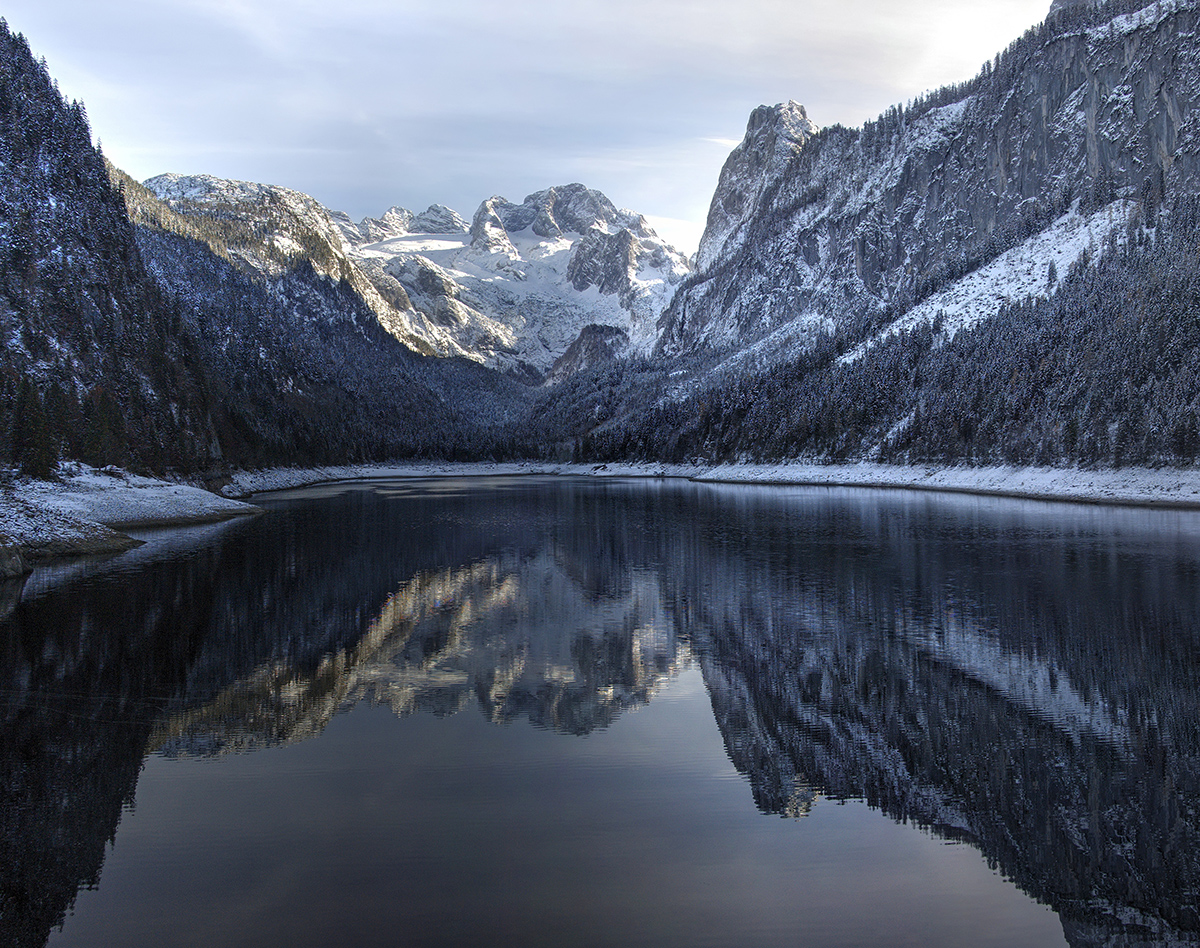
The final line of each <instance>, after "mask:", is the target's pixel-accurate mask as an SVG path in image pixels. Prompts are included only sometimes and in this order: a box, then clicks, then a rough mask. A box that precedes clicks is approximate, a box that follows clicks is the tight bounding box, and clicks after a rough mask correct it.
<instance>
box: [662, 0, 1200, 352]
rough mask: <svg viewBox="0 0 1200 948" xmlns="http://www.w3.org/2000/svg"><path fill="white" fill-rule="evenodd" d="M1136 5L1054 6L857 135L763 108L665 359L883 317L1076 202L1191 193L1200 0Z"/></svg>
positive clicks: (730, 177) (1197, 176)
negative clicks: (978, 61)
mask: <svg viewBox="0 0 1200 948" xmlns="http://www.w3.org/2000/svg"><path fill="white" fill-rule="evenodd" d="M1131 6H1132V5H1129V4H1126V5H1119V4H1107V5H1105V6H1100V7H1098V6H1093V5H1089V4H1082V3H1081V4H1072V5H1065V4H1056V7H1055V11H1054V13H1055V15H1054V16H1052V17H1050V18H1049V19H1048V20H1047V22H1046V23H1045V24H1043V25H1041V26H1039V27H1036V28H1035V29H1033V30H1031V31H1030V32H1029V33H1027V34H1026V36H1025V37H1023V38H1022V39H1020V40H1018V41H1017V42H1016V43H1014V44H1013V45H1012V46H1011V47H1009V49H1008V50H1006V51H1005V52H1004V53H1003V54H1001V56H999V57H998V58H997V61H996V64H994V65H992V64H989V65H988V66H987V67H986V68H985V69H984V71H983V72H982V73H981V74H980V75H979V76H978V77H977V78H976V79H974V80H972V81H971V82H969V83H966V84H964V85H962V86H959V87H952V88H947V89H944V90H941V91H939V92H937V93H933V94H931V95H930V96H928V97H926V98H925V99H924V100H922V101H919V102H917V103H914V104H913V105H912V106H911V107H907V108H905V107H896V108H893V109H891V110H889V111H888V112H887V113H886V114H885V115H883V116H881V118H880V119H879V120H878V121H875V122H871V123H868V124H867V125H866V126H864V128H863V129H862V130H857V129H854V130H852V129H846V128H842V127H838V126H835V127H831V128H826V129H824V130H822V131H820V132H819V133H818V132H815V129H813V127H812V126H811V123H807V120H806V117H805V116H804V114H803V111H802V110H801V109H799V107H797V106H794V105H791V104H789V105H787V106H777V107H775V108H773V109H765V108H764V109H759V110H757V111H756V112H755V113H754V115H753V116H752V118H751V122H750V126H749V128H748V130H747V134H746V138H745V140H744V141H743V142H742V144H741V145H740V146H739V147H738V149H737V150H735V152H734V154H733V155H732V156H731V157H730V160H729V162H728V163H727V164H726V167H725V170H724V171H723V173H722V176H721V185H720V187H719V188H718V191H717V194H716V196H715V198H714V201H713V206H712V210H711V212H710V214H709V224H708V230H707V231H706V233H705V236H704V239H703V242H702V244H701V250H700V253H699V255H698V262H697V268H696V272H695V273H694V274H693V275H692V276H691V277H690V278H689V279H688V281H687V282H686V284H685V285H684V286H683V287H682V288H681V290H680V291H679V292H678V293H677V294H676V296H675V298H674V300H673V302H672V304H671V306H670V307H669V309H668V310H667V312H666V313H665V314H664V316H663V319H662V323H661V342H660V351H662V352H663V353H666V354H674V353H682V352H688V351H693V350H697V349H701V348H705V347H708V348H713V349H717V350H727V349H729V348H733V347H739V346H742V345H745V344H747V343H748V342H753V341H755V340H758V339H760V338H762V337H764V336H765V335H767V334H768V333H770V332H772V331H774V330H777V329H779V328H780V327H781V326H784V325H786V324H789V323H792V322H800V323H804V322H806V321H807V322H808V323H810V324H811V325H812V326H813V327H814V328H813V329H812V332H815V331H816V327H818V326H827V327H828V326H832V327H836V328H846V327H850V326H851V325H852V324H853V323H854V322H855V321H856V320H858V321H862V320H879V319H883V320H885V321H887V320H888V319H890V318H894V317H897V316H900V315H902V314H903V313H904V312H906V311H907V310H908V309H910V308H911V307H912V306H913V305H914V304H915V303H916V302H919V301H920V300H921V299H924V298H925V297H927V296H929V295H930V294H931V293H933V292H935V291H936V290H938V289H940V288H941V287H943V286H946V285H947V284H949V283H951V282H952V281H954V280H955V279H957V278H958V277H960V276H962V275H963V274H966V273H969V272H971V271H973V270H975V269H976V268H978V267H980V266H981V265H984V264H986V263H988V262H989V261H991V260H993V259H995V258H996V257H997V256H999V254H1000V253H1002V252H1003V251H1005V250H1006V249H1008V248H1010V247H1013V246H1016V245H1017V244H1019V243H1020V242H1021V241H1022V240H1025V239H1027V238H1028V237H1030V236H1031V235H1033V234H1036V233H1038V232H1040V231H1042V230H1043V229H1045V228H1047V227H1048V226H1050V225H1051V224H1052V223H1053V222H1054V221H1055V220H1057V219H1060V218H1062V217H1063V215H1065V214H1067V213H1068V212H1070V211H1071V210H1072V209H1073V208H1080V207H1082V208H1083V209H1084V210H1086V211H1092V210H1095V209H1098V208H1100V207H1103V206H1105V205H1108V204H1110V203H1111V202H1113V201H1115V200H1116V199H1119V198H1125V199H1129V200H1133V201H1139V202H1146V203H1151V204H1153V203H1156V202H1158V201H1159V200H1160V199H1161V197H1162V195H1163V194H1164V193H1167V194H1170V193H1173V192H1175V191H1187V192H1190V193H1194V192H1195V191H1196V189H1197V187H1198V186H1200V125H1198V123H1197V119H1196V105H1197V100H1198V98H1200V68H1198V66H1197V57H1196V56H1195V55H1193V54H1190V53H1188V54H1181V44H1182V45H1183V46H1184V47H1187V48H1190V45H1189V44H1191V43H1192V42H1193V41H1192V40H1190V39H1188V38H1189V37H1193V36H1194V35H1195V31H1196V29H1197V25H1198V23H1197V20H1198V17H1200V14H1198V11H1197V5H1196V4H1195V3H1194V2H1183V0H1175V2H1161V3H1152V4H1149V5H1148V6H1146V7H1145V8H1144V9H1142V10H1140V11H1136V12H1133V13H1128V14H1125V15H1121V16H1116V15H1115V12H1118V11H1119V10H1124V9H1129V8H1131ZM1122 225H1123V221H1116V222H1115V224H1114V226H1122ZM1043 270H1044V264H1043ZM810 335H811V332H810Z"/></svg>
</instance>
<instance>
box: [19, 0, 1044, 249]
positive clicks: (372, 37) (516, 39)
mask: <svg viewBox="0 0 1200 948" xmlns="http://www.w3.org/2000/svg"><path fill="white" fill-rule="evenodd" d="M1048 9H1049V0H990V2H987V3H975V2H963V0H837V2H820V0H739V2H734V0H574V2H572V0H510V2H509V3H501V2H497V0H335V2H331V0H319V2H317V0H286V2H285V0H8V2H6V3H5V7H4V15H5V17H6V18H7V20H8V24H9V28H10V29H12V30H13V31H19V32H22V33H24V34H25V35H26V36H27V37H28V38H29V41H30V45H31V46H32V47H33V50H34V53H35V55H40V56H45V57H46V60H47V62H48V64H49V66H50V72H51V74H52V75H53V76H54V77H55V78H56V79H57V80H58V82H59V86H60V88H61V89H62V91H63V93H64V94H65V95H66V96H68V97H69V98H78V99H81V100H83V102H84V103H85V104H86V106H87V109H88V114H89V116H90V118H91V122H92V127H93V131H94V134H95V135H96V136H97V137H98V138H99V139H100V140H101V141H102V143H103V146H104V151H105V153H106V154H107V155H108V157H109V158H110V159H111V160H113V161H114V162H115V163H116V164H118V165H120V166H121V167H122V168H124V169H125V170H126V171H128V172H129V173H130V174H132V175H133V176H134V177H137V178H142V179H144V178H147V177H150V176H152V175H155V174H158V173H160V172H163V171H177V172H181V173H196V172H208V173H211V174H216V175H220V176H222V177H228V178H240V179H244V180H251V181H266V182H270V183H273V184H282V185H286V186H288V187H292V188H296V189H298V190H301V191H305V192H307V193H309V194H312V195H313V196H314V197H316V198H317V199H318V200H320V201H321V202H322V203H324V204H325V205H327V206H329V207H333V208H338V209H341V210H345V211H348V212H349V213H350V214H351V215H352V216H354V217H355V218H359V217H362V216H366V215H368V214H369V215H372V216H376V215H378V214H380V213H382V212H383V211H384V210H385V209H386V208H388V207H389V206H391V205H393V204H400V205H403V206H406V207H410V208H413V209H416V210H421V209H423V208H425V207H426V206H427V205H429V204H431V203H435V202H436V203H442V204H448V205H450V206H451V207H453V208H455V209H456V210H458V211H460V212H461V213H462V214H464V215H465V216H467V217H470V215H471V214H472V213H473V211H474V209H475V207H476V206H477V205H478V204H479V202H480V201H481V200H483V199H484V198H486V197H488V196H490V195H492V194H503V195H505V196H506V197H508V198H510V199H512V200H520V199H521V198H522V197H524V196H525V195H526V194H528V193H529V192H531V191H535V190H539V189H541V188H544V187H548V186H549V185H552V184H562V183H567V182H570V181H582V182H583V183H585V184H587V185H588V186H590V187H593V188H598V189H600V190H602V191H604V192H605V193H606V194H608V195H609V197H611V198H612V199H613V200H614V201H615V202H616V203H617V204H618V205H621V206H624V207H629V208H632V209H634V210H637V211H639V212H641V213H643V214H646V215H647V216H648V217H650V218H651V220H652V222H654V223H655V224H656V226H658V229H659V230H660V231H661V232H662V233H664V234H665V235H667V236H668V237H669V238H671V239H673V240H676V241H677V242H678V243H679V244H680V245H681V246H682V247H683V248H684V249H687V250H689V251H690V250H693V249H695V244H696V242H697V241H698V239H699V234H700V229H701V227H702V225H703V221H704V218H705V216H706V214H707V209H708V201H709V198H710V197H711V195H712V191H713V187H714V185H715V184H716V180H717V175H718V173H719V171H720V168H721V164H722V162H723V161H724V159H725V156H726V155H727V154H728V152H729V149H730V148H731V147H732V146H733V144H735V143H736V141H738V140H740V138H741V136H742V133H743V132H744V130H745V123H746V119H747V117H748V116H749V113H750V111H751V110H752V109H753V108H754V107H755V106H756V105H759V104H760V103H774V102H781V101H784V100H786V99H795V100H797V101H798V102H802V103H803V104H804V105H805V106H806V107H807V109H808V113H809V116H810V117H811V118H812V119H813V121H815V122H817V124H819V125H829V124H833V123H835V122H841V123H842V124H845V125H858V124H861V123H862V121H863V120H865V119H867V118H870V117H873V116H875V115H877V114H878V113H879V112H881V111H882V110H883V109H885V108H886V107H887V106H888V105H890V104H892V103H895V102H899V101H904V100H907V99H910V98H912V97H913V96H915V95H917V94H919V93H920V92H922V91H924V90H926V89H929V88H933V87H936V86H939V85H942V84H944V83H947V82H957V81H960V80H963V79H966V78H969V77H970V76H972V75H974V73H975V72H976V71H977V70H978V67H979V66H980V64H981V63H982V62H983V61H984V59H987V58H989V57H991V56H992V55H994V54H995V53H996V52H998V51H999V50H1000V49H1001V48H1002V47H1003V46H1005V45H1007V44H1008V43H1009V42H1010V41H1011V40H1013V39H1015V38H1016V37H1017V36H1018V35H1019V34H1020V33H1021V32H1022V31H1024V30H1025V29H1026V28H1027V27H1029V26H1031V25H1032V24H1033V23H1035V22H1036V21H1038V20H1040V19H1042V18H1043V17H1044V15H1045V13H1046V11H1047V10H1048Z"/></svg>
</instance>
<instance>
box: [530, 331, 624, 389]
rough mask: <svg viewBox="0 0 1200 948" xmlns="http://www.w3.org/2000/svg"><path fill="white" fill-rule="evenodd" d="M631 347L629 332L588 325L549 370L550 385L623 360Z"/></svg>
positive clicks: (547, 379)
mask: <svg viewBox="0 0 1200 948" xmlns="http://www.w3.org/2000/svg"><path fill="white" fill-rule="evenodd" d="M628 348H629V334H628V333H627V332H625V330H623V329H618V328H617V327H616V326H596V325H591V326H584V327H583V330H582V331H581V332H580V333H579V338H578V339H576V340H575V341H574V342H573V343H571V345H570V347H569V348H568V349H567V351H566V352H564V353H563V354H562V355H561V356H559V358H558V361H557V362H555V363H554V365H553V366H552V367H551V369H550V371H549V372H548V373H546V384H548V385H553V384H554V383H556V382H561V381H563V380H564V379H567V378H570V377H571V376H572V375H574V374H575V373H577V372H582V371H583V370H585V369H590V368H592V367H593V366H597V365H604V364H605V363H607V362H612V361H613V360H614V359H619V358H621V356H623V355H625V353H626V351H627V350H628Z"/></svg>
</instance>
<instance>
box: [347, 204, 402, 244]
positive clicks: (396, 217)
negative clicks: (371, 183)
mask: <svg viewBox="0 0 1200 948" xmlns="http://www.w3.org/2000/svg"><path fill="white" fill-rule="evenodd" d="M412 227H413V212H412V211H410V210H408V208H405V207H390V208H388V209H387V211H385V212H384V215H383V217H379V218H375V217H365V218H363V221H362V223H361V224H359V225H358V230H359V232H360V234H361V235H362V237H361V239H362V240H363V241H364V242H366V243H375V242H376V241H379V240H388V239H389V238H392V237H402V236H403V235H404V234H407V233H408V232H409V231H410V230H412Z"/></svg>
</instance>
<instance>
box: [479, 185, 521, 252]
mask: <svg viewBox="0 0 1200 948" xmlns="http://www.w3.org/2000/svg"><path fill="white" fill-rule="evenodd" d="M512 206H513V205H512V204H510V203H509V202H508V201H507V200H506V199H505V198H503V197H500V196H499V195H495V196H493V197H490V198H488V199H487V200H486V201H484V202H483V203H482V204H480V205H479V210H477V211H476V212H475V217H474V218H473V219H472V220H471V231H470V233H471V247H472V248H473V249H475V250H478V251H480V252H481V253H502V254H506V255H508V256H509V257H510V258H514V259H515V258H516V257H517V256H518V254H517V248H516V247H514V246H513V244H512V241H511V240H509V239H508V228H507V227H505V224H504V219H503V216H502V215H503V213H504V211H505V209H507V208H510V207H512Z"/></svg>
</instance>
